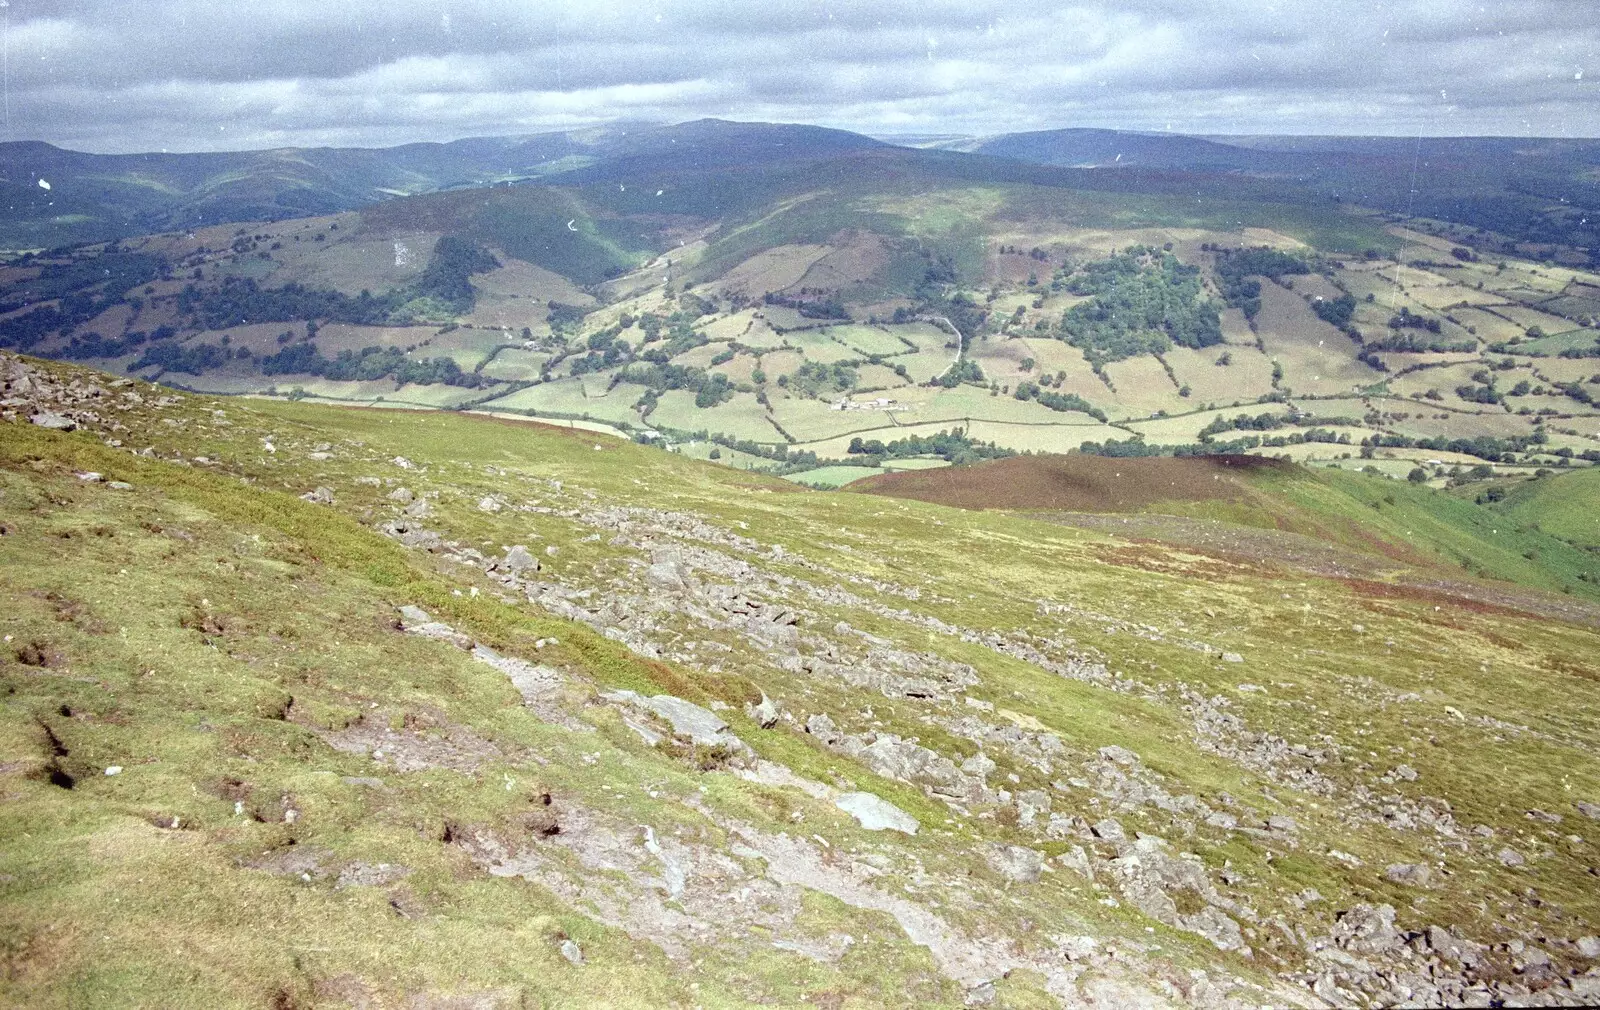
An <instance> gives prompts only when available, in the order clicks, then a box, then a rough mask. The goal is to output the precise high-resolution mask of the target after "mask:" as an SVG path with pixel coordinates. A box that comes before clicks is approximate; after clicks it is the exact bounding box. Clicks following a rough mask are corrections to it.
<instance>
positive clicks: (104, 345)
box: [56, 326, 178, 361]
mask: <svg viewBox="0 0 1600 1010" xmlns="http://www.w3.org/2000/svg"><path fill="white" fill-rule="evenodd" d="M177 333H178V331H177V330H174V329H173V328H172V327H170V326H158V327H156V328H155V330H153V331H152V332H150V333H146V332H145V331H143V330H132V331H130V332H128V333H125V334H123V335H122V336H121V337H111V338H108V337H103V336H101V335H100V334H98V333H95V332H93V331H90V332H88V333H80V334H78V335H76V336H74V337H73V338H72V340H71V341H69V342H68V344H67V346H66V347H64V348H62V349H61V350H60V351H58V352H56V353H57V355H58V356H59V357H63V358H66V359H68V360H70V361H77V360H80V359H83V358H119V357H121V356H122V355H124V354H127V353H128V352H129V351H132V350H134V349H135V348H137V347H140V346H142V345H143V344H145V343H146V342H148V341H159V340H170V339H171V338H172V337H175V336H177Z"/></svg>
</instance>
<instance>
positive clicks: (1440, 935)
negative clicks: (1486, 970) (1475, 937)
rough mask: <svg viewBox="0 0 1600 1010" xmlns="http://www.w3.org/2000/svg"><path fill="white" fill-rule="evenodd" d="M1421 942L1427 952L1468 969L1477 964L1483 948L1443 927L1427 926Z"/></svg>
mask: <svg viewBox="0 0 1600 1010" xmlns="http://www.w3.org/2000/svg"><path fill="white" fill-rule="evenodd" d="M1423 942H1425V943H1426V944H1427V947H1428V950H1430V951H1432V952H1433V953H1435V954H1437V955H1439V956H1440V957H1443V958H1448V959H1449V960H1451V961H1457V962H1459V963H1461V964H1463V965H1467V966H1468V967H1470V966H1472V965H1475V964H1477V963H1478V959H1479V957H1481V956H1482V954H1483V950H1484V947H1483V945H1482V944H1477V943H1473V942H1472V941H1471V940H1463V939H1462V938H1460V937H1458V936H1456V935H1455V934H1453V933H1451V932H1450V931H1449V930H1447V929H1445V928H1444V927H1443V926H1429V927H1428V928H1427V930H1426V931H1425V932H1424V933H1423Z"/></svg>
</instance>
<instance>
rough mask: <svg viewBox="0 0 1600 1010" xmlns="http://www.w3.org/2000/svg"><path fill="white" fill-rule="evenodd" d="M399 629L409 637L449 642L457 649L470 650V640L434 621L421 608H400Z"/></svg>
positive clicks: (408, 605)
mask: <svg viewBox="0 0 1600 1010" xmlns="http://www.w3.org/2000/svg"><path fill="white" fill-rule="evenodd" d="M400 629H401V630H402V631H404V632H406V633H407V634H409V635H421V636H422V637H423V638H431V639H434V640H435V641H439V642H449V643H450V644H451V645H453V646H455V647H456V648H458V649H467V650H470V649H471V648H472V639H471V638H469V637H468V636H466V635H463V634H462V633H461V632H459V631H457V630H456V629H454V628H452V627H450V625H448V624H445V623H444V622H443V621H435V620H434V619H433V618H431V617H429V616H428V612H427V611H425V610H423V609H422V608H421V607H413V606H411V605H410V604H407V605H406V606H404V607H401V608H400Z"/></svg>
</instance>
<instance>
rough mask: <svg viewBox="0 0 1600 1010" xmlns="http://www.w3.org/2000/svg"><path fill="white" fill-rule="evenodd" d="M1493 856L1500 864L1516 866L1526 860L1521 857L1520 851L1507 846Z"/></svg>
mask: <svg viewBox="0 0 1600 1010" xmlns="http://www.w3.org/2000/svg"><path fill="white" fill-rule="evenodd" d="M1495 858H1497V859H1499V860H1500V865H1501V866H1510V867H1516V866H1521V865H1523V864H1524V863H1526V862H1527V860H1526V859H1523V858H1522V853H1520V852H1518V851H1517V850H1516V849H1513V848H1509V847H1508V848H1504V849H1501V850H1500V853H1499V855H1497V856H1496V857H1495Z"/></svg>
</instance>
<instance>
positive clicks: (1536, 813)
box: [1527, 807, 1561, 824]
mask: <svg viewBox="0 0 1600 1010" xmlns="http://www.w3.org/2000/svg"><path fill="white" fill-rule="evenodd" d="M1527 818H1528V820H1530V821H1538V822H1539V823H1541V824H1560V823H1561V815H1560V814H1552V813H1551V812H1550V811H1548V810H1540V809H1539V808H1538V807H1534V808H1533V809H1532V810H1529V811H1528V813H1527Z"/></svg>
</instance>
